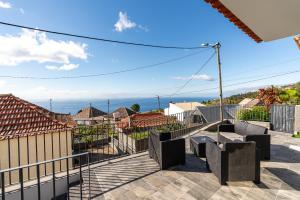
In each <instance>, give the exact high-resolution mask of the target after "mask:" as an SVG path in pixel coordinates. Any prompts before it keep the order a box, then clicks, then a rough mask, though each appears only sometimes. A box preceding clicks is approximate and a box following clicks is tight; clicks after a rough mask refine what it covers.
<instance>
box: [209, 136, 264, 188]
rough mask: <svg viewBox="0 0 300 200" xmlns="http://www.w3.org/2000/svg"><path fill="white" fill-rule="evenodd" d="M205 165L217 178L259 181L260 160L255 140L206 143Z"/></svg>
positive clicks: (222, 182) (223, 181) (221, 180)
mask: <svg viewBox="0 0 300 200" xmlns="http://www.w3.org/2000/svg"><path fill="white" fill-rule="evenodd" d="M206 166H207V168H208V169H209V170H211V171H212V172H213V173H214V174H215V175H216V176H217V178H218V179H219V182H220V184H221V185H225V184H226V181H254V182H255V183H257V184H258V183H259V182H260V160H259V156H258V150H257V149H256V145H255V142H253V141H250V142H231V143H225V144H221V145H218V144H215V143H214V142H211V141H207V143H206Z"/></svg>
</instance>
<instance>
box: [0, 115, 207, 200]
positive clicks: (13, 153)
mask: <svg viewBox="0 0 300 200" xmlns="http://www.w3.org/2000/svg"><path fill="white" fill-rule="evenodd" d="M203 124H204V123H203V120H202V117H201V116H199V115H198V114H197V113H194V112H189V113H180V114H175V115H169V116H163V115H162V117H158V118H149V119H145V120H136V121H134V120H133V121H130V123H129V124H128V123H123V122H110V121H106V122H104V123H101V124H97V125H93V126H78V127H76V128H74V129H72V130H60V131H57V132H50V133H46V132H45V133H41V134H33V135H30V136H29V135H28V136H26V137H18V138H14V139H8V140H7V141H5V142H4V143H3V146H2V147H5V148H4V149H6V151H5V152H1V153H2V155H1V158H2V161H5V162H6V164H5V163H4V162H1V169H2V170H1V174H0V177H1V188H2V199H5V194H6V193H5V192H6V191H5V188H6V187H11V186H16V185H19V188H18V190H19V191H20V194H19V195H20V197H21V199H24V195H25V194H24V183H30V182H31V181H37V183H36V185H37V189H36V193H37V195H38V199H40V198H41V194H40V193H41V184H40V180H41V178H47V177H48V178H49V177H52V182H51V183H52V185H53V186H52V189H53V192H52V194H51V195H53V197H55V196H56V194H58V193H57V191H56V190H57V188H59V187H58V186H57V185H55V184H56V183H55V182H57V181H56V180H60V179H57V177H56V175H57V174H60V173H64V172H66V173H67V174H66V177H67V179H69V170H73V169H79V172H78V174H79V176H81V168H82V166H85V165H88V166H89V165H90V164H92V163H96V162H103V161H106V160H109V159H115V158H117V157H121V156H127V155H129V154H133V153H139V152H143V151H146V150H148V137H149V134H150V130H152V129H157V130H159V131H162V132H164V131H170V132H171V134H172V138H176V137H181V136H183V135H186V134H189V133H190V132H192V131H194V130H197V129H199V128H200V127H202V126H203ZM83 155H85V156H83ZM3 156H6V157H7V158H4V159H3ZM67 182H68V185H69V180H67ZM81 185H82V183H81V178H80V186H81ZM68 188H69V186H68ZM80 191H82V188H80ZM54 199H55V198H54Z"/></svg>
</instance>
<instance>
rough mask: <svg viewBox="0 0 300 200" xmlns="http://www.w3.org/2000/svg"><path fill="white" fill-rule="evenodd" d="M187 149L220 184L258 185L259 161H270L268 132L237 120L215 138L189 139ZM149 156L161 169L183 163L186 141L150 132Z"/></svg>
mask: <svg viewBox="0 0 300 200" xmlns="http://www.w3.org/2000/svg"><path fill="white" fill-rule="evenodd" d="M190 149H191V151H192V152H194V154H195V155H196V156H198V157H205V158H206V167H207V169H208V170H210V171H211V172H212V173H214V174H215V175H216V177H217V178H218V180H219V182H220V184H221V185H224V184H226V182H227V181H253V182H254V183H257V184H258V183H260V160H269V159H270V135H269V134H268V129H267V128H264V127H261V126H257V125H253V124H250V123H248V122H243V121H237V122H236V123H235V124H221V125H219V126H218V133H217V138H210V137H207V136H195V137H191V138H190ZM149 155H150V157H151V158H153V159H154V160H156V161H157V162H158V163H159V165H160V168H161V169H167V168H169V167H171V166H174V165H180V164H185V140H184V139H183V138H180V139H171V134H170V133H158V132H155V131H152V132H151V134H150V137H149Z"/></svg>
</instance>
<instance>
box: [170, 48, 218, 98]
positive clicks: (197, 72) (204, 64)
mask: <svg viewBox="0 0 300 200" xmlns="http://www.w3.org/2000/svg"><path fill="white" fill-rule="evenodd" d="M215 54H216V52H214V53H213V54H212V55H211V56H210V57H209V58H208V59H207V60H206V61H205V62H204V63H203V64H202V65H201V67H200V68H199V69H198V70H197V71H196V73H194V74H193V75H192V77H191V78H190V79H189V80H188V81H187V82H185V83H184V84H183V85H182V86H181V87H180V88H179V89H178V90H176V92H174V93H173V94H171V96H174V95H176V94H177V93H178V92H180V91H181V90H182V89H184V88H185V87H186V86H187V85H188V84H189V83H190V82H191V81H192V80H193V79H194V78H195V76H196V75H198V74H199V73H200V72H201V71H202V70H203V69H204V67H205V66H206V65H207V64H208V63H209V61H211V59H212V58H213V57H214V55H215Z"/></svg>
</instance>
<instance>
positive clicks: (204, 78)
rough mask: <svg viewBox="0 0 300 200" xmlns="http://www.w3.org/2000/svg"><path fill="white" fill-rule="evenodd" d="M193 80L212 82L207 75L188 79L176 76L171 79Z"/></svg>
mask: <svg viewBox="0 0 300 200" xmlns="http://www.w3.org/2000/svg"><path fill="white" fill-rule="evenodd" d="M191 78H192V79H193V80H203V81H213V80H214V79H213V77H211V76H209V75H207V74H199V75H192V76H188V77H182V76H176V77H173V79H176V80H189V79H191Z"/></svg>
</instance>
